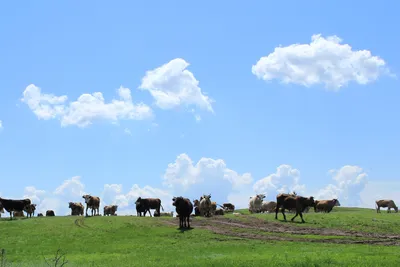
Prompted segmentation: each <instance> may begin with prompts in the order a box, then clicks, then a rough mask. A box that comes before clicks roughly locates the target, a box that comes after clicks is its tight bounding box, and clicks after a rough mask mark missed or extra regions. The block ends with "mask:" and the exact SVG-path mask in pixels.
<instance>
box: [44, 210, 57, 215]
mask: <svg viewBox="0 0 400 267" xmlns="http://www.w3.org/2000/svg"><path fill="white" fill-rule="evenodd" d="M46 216H56V214H55V213H54V210H47V211H46Z"/></svg>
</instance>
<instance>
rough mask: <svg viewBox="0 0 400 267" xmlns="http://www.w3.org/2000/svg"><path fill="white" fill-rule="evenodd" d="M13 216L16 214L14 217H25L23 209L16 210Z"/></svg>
mask: <svg viewBox="0 0 400 267" xmlns="http://www.w3.org/2000/svg"><path fill="white" fill-rule="evenodd" d="M13 216H14V217H25V215H24V212H23V211H14V212H13Z"/></svg>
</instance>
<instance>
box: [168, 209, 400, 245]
mask: <svg viewBox="0 0 400 267" xmlns="http://www.w3.org/2000/svg"><path fill="white" fill-rule="evenodd" d="M174 221H175V220H174ZM174 221H166V223H168V224H169V225H178V220H177V218H176V222H174ZM191 226H192V227H197V228H203V229H208V230H211V231H212V232H214V233H216V234H221V235H225V236H231V237H239V238H248V239H258V240H278V241H297V242H299V241H303V242H318V243H335V244H371V245H385V246H400V235H386V234H376V233H367V232H357V231H346V230H340V229H331V228H312V227H306V226H298V225H293V223H290V222H287V223H283V222H278V221H277V222H271V221H265V220H260V219H257V218H254V217H249V218H246V221H243V220H236V219H231V218H226V217H220V216H215V217H212V218H207V219H203V220H196V218H194V219H193V220H192V222H191ZM268 233H271V234H270V235H268ZM302 235H303V236H304V235H318V236H340V238H332V237H331V238H328V237H327V238H309V237H302Z"/></svg>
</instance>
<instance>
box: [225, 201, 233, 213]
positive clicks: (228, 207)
mask: <svg viewBox="0 0 400 267" xmlns="http://www.w3.org/2000/svg"><path fill="white" fill-rule="evenodd" d="M222 207H223V208H224V210H225V211H232V212H233V211H234V210H235V205H233V204H231V203H224V204H222Z"/></svg>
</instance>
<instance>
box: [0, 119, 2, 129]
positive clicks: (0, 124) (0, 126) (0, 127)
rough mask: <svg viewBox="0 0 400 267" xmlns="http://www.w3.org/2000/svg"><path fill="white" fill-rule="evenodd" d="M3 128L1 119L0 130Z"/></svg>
mask: <svg viewBox="0 0 400 267" xmlns="http://www.w3.org/2000/svg"><path fill="white" fill-rule="evenodd" d="M2 129H3V122H2V121H1V120H0V131H1V130H2Z"/></svg>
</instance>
